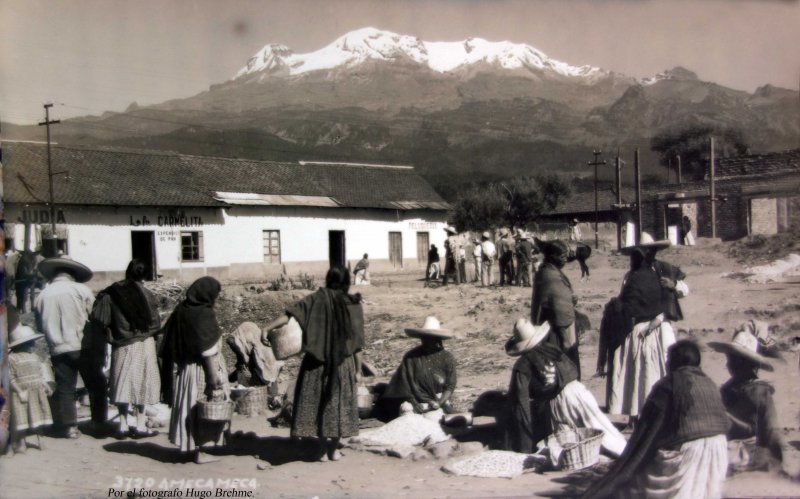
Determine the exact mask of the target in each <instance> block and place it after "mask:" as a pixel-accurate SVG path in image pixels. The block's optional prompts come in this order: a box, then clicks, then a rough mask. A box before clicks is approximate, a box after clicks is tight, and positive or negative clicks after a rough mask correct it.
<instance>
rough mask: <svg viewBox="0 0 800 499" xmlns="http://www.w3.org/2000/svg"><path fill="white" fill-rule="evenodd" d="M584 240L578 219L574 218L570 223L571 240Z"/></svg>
mask: <svg viewBox="0 0 800 499" xmlns="http://www.w3.org/2000/svg"><path fill="white" fill-rule="evenodd" d="M581 239H582V236H581V227H580V225H578V219H577V218H573V219H572V221H571V222H570V223H569V240H570V241H575V242H578V241H580V240H581Z"/></svg>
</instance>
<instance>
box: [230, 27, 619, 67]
mask: <svg viewBox="0 0 800 499" xmlns="http://www.w3.org/2000/svg"><path fill="white" fill-rule="evenodd" d="M398 60H408V61H413V62H415V63H417V64H419V65H422V66H427V67H428V68H429V69H431V70H432V71H435V72H438V73H446V72H450V71H455V70H458V69H460V68H464V67H468V66H471V65H474V64H476V63H481V62H483V63H488V64H491V65H496V66H498V67H501V68H504V69H529V70H542V71H550V72H553V73H554V74H558V75H561V76H573V77H591V76H597V75H602V74H606V73H607V72H606V71H603V70H601V69H600V68H597V67H593V66H580V67H577V66H571V65H569V64H567V63H565V62H561V61H557V60H555V59H551V58H549V57H548V56H547V55H546V54H544V53H543V52H541V51H540V50H537V49H536V48H534V47H531V46H530V45H524V44H516V43H511V42H508V41H503V42H490V41H487V40H484V39H482V38H469V39H467V40H464V41H460V42H426V41H423V40H420V39H419V38H416V37H413V36H408V35H399V34H397V33H392V32H390V31H382V30H379V29H375V28H363V29H359V30H356V31H351V32H350V33H347V34H345V35H343V36H341V37H340V38H338V39H337V40H335V41H334V42H333V43H331V44H330V45H328V46H326V47H323V48H321V49H319V50H317V51H315V52H309V53H307V54H295V53H294V52H293V51H292V50H291V49H290V48H288V47H286V46H285V45H280V44H269V45H267V46H265V47H264V48H262V49H261V50H259V51H258V53H256V54H255V55H254V56H253V57H251V58H250V60H249V61H248V62H247V65H246V66H245V67H243V68H242V69H241V70H240V71H239V72H238V73H237V74H236V78H240V77H243V76H246V75H252V74H255V73H259V72H262V71H264V72H267V73H273V72H276V71H281V70H283V71H286V72H288V74H289V75H298V74H302V73H308V72H311V71H318V70H330V69H334V68H352V67H354V66H357V65H359V64H362V63H364V62H367V61H398Z"/></svg>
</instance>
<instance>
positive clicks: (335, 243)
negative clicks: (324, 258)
mask: <svg viewBox="0 0 800 499" xmlns="http://www.w3.org/2000/svg"><path fill="white" fill-rule="evenodd" d="M344 258H345V240H344V231H343V230H331V231H328V262H329V263H330V266H331V267H333V266H334V265H339V266H341V267H344V266H345V265H344Z"/></svg>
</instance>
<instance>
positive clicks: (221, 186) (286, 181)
mask: <svg viewBox="0 0 800 499" xmlns="http://www.w3.org/2000/svg"><path fill="white" fill-rule="evenodd" d="M3 154H4V157H3V161H4V163H3V170H4V171H3V181H4V190H5V192H4V202H5V215H6V220H7V224H6V226H7V227H6V228H7V233H9V234H13V235H14V236H15V237H14V244H15V245H16V246H17V247H18V248H21V247H23V246H24V242H23V240H24V238H25V235H26V233H27V235H28V239H30V237H31V235H32V234H34V235H35V234H36V233H37V232H38V231H39V230H41V231H42V232H44V233H45V236H49V235H50V234H51V233H52V220H51V210H50V205H49V204H48V203H47V200H48V199H49V188H48V180H49V178H48V165H47V147H46V145H43V144H36V143H22V142H17V143H9V142H6V143H4V149H3ZM51 154H52V169H51V170H52V172H53V173H52V179H53V199H54V201H55V203H54V207H55V210H54V212H53V213H54V216H55V222H56V234H57V237H58V240H59V241H58V244H59V247H60V248H61V249H62V250H64V251H65V252H66V253H68V254H69V255H70V256H71V257H72V258H74V259H75V260H78V261H80V262H83V263H85V264H86V265H88V266H89V267H90V268H92V270H94V271H95V275H96V278H95V279H94V280H93V282H94V283H98V285H102V283H105V282H109V281H112V280H115V279H118V278H120V277H121V276H122V275H123V274H124V271H125V268H126V266H127V264H128V262H129V261H130V260H131V259H132V258H140V259H143V260H145V261H146V262H147V263H148V264H149V265H150V267H151V269H152V276H153V277H156V276H158V275H161V276H164V277H168V278H176V279H178V280H181V281H189V280H192V279H195V278H197V277H199V276H202V275H212V276H215V277H217V278H219V279H222V280H226V281H231V280H242V281H247V280H258V279H264V278H268V277H270V276H274V275H277V274H280V273H286V274H289V275H294V274H296V273H299V272H308V273H315V274H317V275H319V274H320V273H322V272H324V271H325V270H326V269H327V268H328V267H329V266H330V265H331V264H334V263H339V264H347V263H349V262H352V263H354V262H355V261H356V260H358V259H360V258H361V257H362V255H363V254H364V253H368V254H369V257H370V261H371V262H372V267H371V268H372V269H375V270H379V271H380V270H391V269H400V268H407V267H419V268H421V269H422V268H424V267H425V264H426V261H427V252H428V248H429V246H430V244H432V243H434V244H437V245H438V246H439V247H440V248H441V247H442V245H443V243H444V240H445V232H444V230H443V228H444V226H445V225H446V224H445V222H446V218H447V210H448V209H449V205H448V204H447V203H446V202H444V200H443V199H442V198H441V197H440V196H439V195H438V194H437V193H436V192H435V191H434V190H433V188H432V187H431V186H430V185H429V184H428V183H427V182H426V181H425V180H424V179H423V178H422V177H420V176H419V175H418V174H417V173H416V172H415V171H414V169H413V168H412V167H405V166H382V165H358V164H345V163H312V162H300V163H281V162H269V161H250V160H241V159H225V158H211V157H199V156H190V155H184V154H174V153H162V152H151V151H132V150H121V149H107V148H82V147H61V146H53V147H51Z"/></svg>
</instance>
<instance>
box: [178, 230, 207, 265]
mask: <svg viewBox="0 0 800 499" xmlns="http://www.w3.org/2000/svg"><path fill="white" fill-rule="evenodd" d="M181 260H182V261H184V262H201V261H203V233H202V232H200V231H196V232H181Z"/></svg>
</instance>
